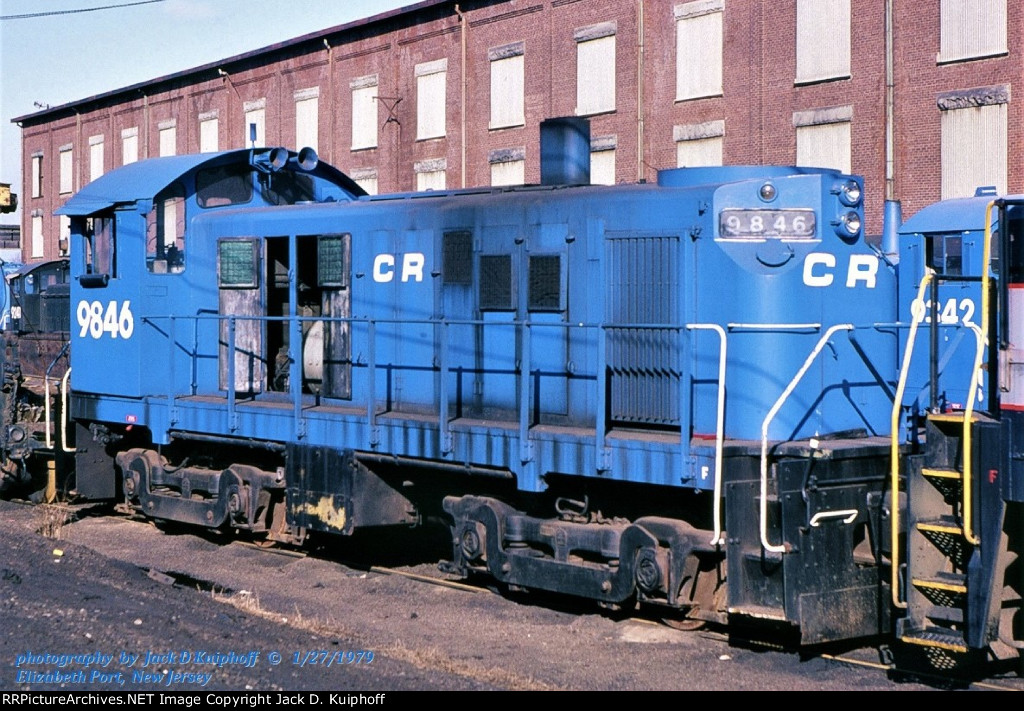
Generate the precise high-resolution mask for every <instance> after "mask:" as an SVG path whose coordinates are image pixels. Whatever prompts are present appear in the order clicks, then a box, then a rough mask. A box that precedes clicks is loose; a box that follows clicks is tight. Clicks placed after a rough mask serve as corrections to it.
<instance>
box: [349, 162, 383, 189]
mask: <svg viewBox="0 0 1024 711" xmlns="http://www.w3.org/2000/svg"><path fill="white" fill-rule="evenodd" d="M348 177H350V178H352V180H354V181H356V185H358V186H359V187H361V188H362V189H363V190H365V191H366V194H367V195H376V194H377V190H378V183H377V169H376V168H356V169H355V170H353V171H352V172H350V173H349V174H348Z"/></svg>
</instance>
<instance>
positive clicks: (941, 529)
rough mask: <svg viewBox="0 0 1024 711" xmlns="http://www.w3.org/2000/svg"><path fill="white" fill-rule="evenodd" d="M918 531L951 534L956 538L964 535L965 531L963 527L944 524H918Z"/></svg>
mask: <svg viewBox="0 0 1024 711" xmlns="http://www.w3.org/2000/svg"><path fill="white" fill-rule="evenodd" d="M917 530H918V531H932V532H934V533H950V534H953V535H955V536H962V535H964V529H963V528H962V527H961V526H953V525H947V524H944V523H919V524H917Z"/></svg>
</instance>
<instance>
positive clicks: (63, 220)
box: [57, 215, 71, 254]
mask: <svg viewBox="0 0 1024 711" xmlns="http://www.w3.org/2000/svg"><path fill="white" fill-rule="evenodd" d="M59 235H60V241H59V242H58V243H57V246H58V248H59V250H60V253H61V254H67V252H68V245H69V244H71V218H70V217H68V216H67V215H61V216H60V227H59Z"/></svg>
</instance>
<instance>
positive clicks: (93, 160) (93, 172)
mask: <svg viewBox="0 0 1024 711" xmlns="http://www.w3.org/2000/svg"><path fill="white" fill-rule="evenodd" d="M101 175H103V136H90V137H89V181H90V182H91V181H93V180H96V178H98V177H100V176H101Z"/></svg>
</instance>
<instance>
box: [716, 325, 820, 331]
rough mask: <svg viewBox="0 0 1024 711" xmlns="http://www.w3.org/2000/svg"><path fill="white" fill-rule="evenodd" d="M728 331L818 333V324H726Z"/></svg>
mask: <svg viewBox="0 0 1024 711" xmlns="http://www.w3.org/2000/svg"><path fill="white" fill-rule="evenodd" d="M726 326H727V327H728V328H729V330H730V331H735V330H738V329H743V330H747V331H785V330H787V329H788V330H807V331H818V330H820V329H821V324H820V323H727V324H726Z"/></svg>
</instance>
